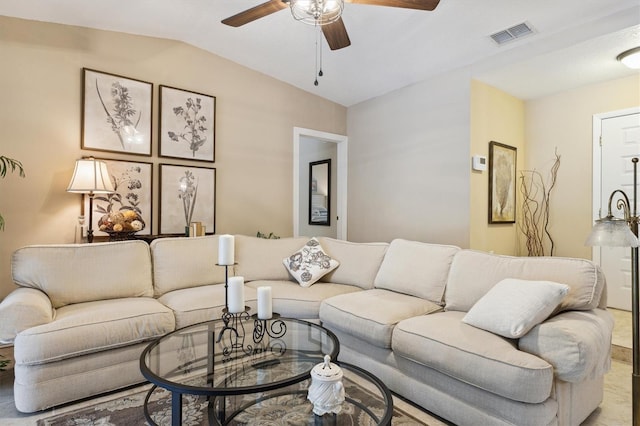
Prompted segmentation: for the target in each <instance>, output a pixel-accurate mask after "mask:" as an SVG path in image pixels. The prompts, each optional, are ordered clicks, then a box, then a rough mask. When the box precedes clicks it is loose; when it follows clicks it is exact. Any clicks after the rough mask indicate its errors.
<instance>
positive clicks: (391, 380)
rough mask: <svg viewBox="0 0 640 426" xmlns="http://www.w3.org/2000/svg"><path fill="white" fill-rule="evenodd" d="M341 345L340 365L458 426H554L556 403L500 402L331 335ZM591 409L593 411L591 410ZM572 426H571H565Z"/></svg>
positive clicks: (384, 351)
mask: <svg viewBox="0 0 640 426" xmlns="http://www.w3.org/2000/svg"><path fill="white" fill-rule="evenodd" d="M334 332H335V334H336V336H337V337H338V340H339V341H340V342H341V343H340V356H339V358H340V361H344V362H349V363H352V364H356V365H358V366H360V367H362V368H364V369H365V370H367V371H369V372H371V373H372V374H374V375H375V376H376V377H378V378H379V379H380V380H382V381H383V382H384V384H385V385H387V387H389V389H391V390H392V391H394V392H397V393H399V394H400V395H402V396H404V397H405V398H408V399H410V400H411V401H413V402H415V403H417V404H419V405H420V406H421V407H424V408H425V409H427V410H429V411H430V412H432V413H434V414H437V415H440V416H442V417H446V418H447V419H448V420H449V421H451V422H453V424H456V425H467V426H480V425H482V426H485V425H503V426H513V425H518V426H540V425H555V424H556V422H555V413H556V411H557V409H558V404H557V403H556V401H555V400H554V399H553V398H552V397H550V398H548V399H547V400H546V401H544V402H542V403H540V404H528V403H524V402H519V401H514V400H512V399H508V398H504V397H502V396H499V395H496V394H494V393H491V392H488V391H487V390H485V389H480V388H478V387H476V386H473V385H471V384H468V383H464V382H462V381H460V380H458V379H456V378H454V377H451V376H448V375H446V374H443V373H441V372H439V371H437V370H435V369H433V368H429V367H426V366H424V365H422V364H420V363H417V362H415V361H412V360H409V359H407V358H403V357H400V356H397V355H396V354H395V353H394V352H392V351H390V350H388V349H382V348H379V347H376V346H373V345H371V344H368V343H366V342H364V341H362V340H360V339H358V338H354V337H352V336H349V335H346V334H344V333H342V332H340V331H338V330H334ZM593 408H595V406H592V410H593ZM567 424H569V425H572V424H573V423H567Z"/></svg>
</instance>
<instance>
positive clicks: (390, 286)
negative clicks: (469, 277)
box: [375, 239, 460, 304]
mask: <svg viewBox="0 0 640 426" xmlns="http://www.w3.org/2000/svg"><path fill="white" fill-rule="evenodd" d="M459 250H460V248H459V247H455V246H448V245H441V244H428V243H421V242H418V241H407V240H402V239H396V240H393V241H392V242H391V244H390V245H389V249H388V250H387V253H386V254H385V256H384V260H383V261H382V264H381V265H380V270H379V271H378V274H377V276H376V279H375V286H376V288H384V289H387V290H391V291H397V292H400V293H404V294H408V295H411V296H416V297H421V298H423V299H427V300H430V301H432V302H434V303H437V304H442V303H443V297H444V288H445V285H446V283H447V277H448V275H449V266H450V265H451V262H452V260H453V257H454V255H455V254H456V253H457V252H458V251H459Z"/></svg>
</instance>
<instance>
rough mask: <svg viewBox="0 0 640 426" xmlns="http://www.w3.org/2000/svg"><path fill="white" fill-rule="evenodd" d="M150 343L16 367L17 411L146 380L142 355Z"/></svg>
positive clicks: (27, 411)
mask: <svg viewBox="0 0 640 426" xmlns="http://www.w3.org/2000/svg"><path fill="white" fill-rule="evenodd" d="M147 345H148V342H143V343H138V344H134V345H130V346H124V347H121V348H115V349H111V350H108V351H102V352H95V353H91V354H87V355H80V356H76V357H73V358H68V359H64V360H61V361H56V362H50V363H47V364H38V365H22V364H16V365H15V370H14V372H15V382H14V386H13V393H14V401H15V405H16V408H17V409H18V410H19V411H21V412H24V413H32V412H34V411H39V410H44V409H47V408H49V407H53V406H56V405H60V404H64V403H67V402H71V401H76V400H78V399H81V398H87V397H91V396H94V395H98V394H101V393H104V392H108V391H112V390H115V389H120V388H123V387H125V386H131V385H135V384H137V383H142V382H144V381H145V379H144V377H143V376H142V373H141V372H140V354H141V353H142V351H143V350H144V348H145V347H146V346H147Z"/></svg>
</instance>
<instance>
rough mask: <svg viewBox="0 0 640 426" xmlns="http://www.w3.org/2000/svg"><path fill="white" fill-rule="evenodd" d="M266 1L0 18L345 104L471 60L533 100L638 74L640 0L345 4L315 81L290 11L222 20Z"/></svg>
mask: <svg viewBox="0 0 640 426" xmlns="http://www.w3.org/2000/svg"><path fill="white" fill-rule="evenodd" d="M261 2H262V0H180V1H177V0H109V1H103V2H97V1H89V0H55V1H53V0H49V1H46V0H0V15H6V16H13V17H19V18H25V19H34V20H39V21H47V22H56V23H62V24H70V25H79V26H84V27H91V28H98V29H104V30H113V31H120V32H125V33H131V34H140V35H147V36H153V37H162V38H168V39H174V40H180V41H183V42H185V43H189V44H192V45H194V46H197V47H200V48H202V49H205V50H208V51H210V52H212V53H215V54H217V55H220V56H222V57H225V58H228V59H230V60H232V61H234V62H237V63H239V64H242V65H244V66H247V67H249V68H252V69H254V70H257V71H260V72H262V73H264V74H267V75H270V76H272V77H274V78H277V79H279V80H282V81H285V82H288V83H290V84H292V85H294V86H296V87H299V88H301V89H303V90H306V91H308V92H311V93H315V94H317V95H319V96H322V97H324V98H327V99H330V100H332V101H335V102H338V103H340V104H342V105H345V106H351V105H354V104H356V103H359V102H362V101H364V100H367V99H370V98H373V97H376V96H380V95H382V94H384V93H387V92H390V91H393V90H395V89H398V88H400V87H404V86H407V85H410V84H412V83H416V82H419V81H421V80H424V79H427V78H429V77H431V76H435V75H438V74H441V73H445V72H447V71H450V70H454V69H458V68H461V67H468V69H469V71H470V73H471V76H472V77H474V78H477V79H479V80H481V81H484V82H486V83H488V84H491V85H493V86H495V87H498V88H500V89H502V90H504V91H506V92H508V93H511V94H513V95H514V96H517V97H519V98H522V99H532V98H536V97H539V96H544V95H548V94H551V93H554V92H557V91H560V90H566V89H569V88H573V87H577V86H580V85H584V84H589V83H593V82H597V81H604V80H609V79H613V78H618V77H624V76H627V75H632V74H633V73H634V72H635V71H631V70H628V69H626V68H625V67H624V66H623V65H622V64H620V63H618V62H617V61H616V60H615V57H616V55H618V54H619V53H620V52H622V51H624V50H626V49H629V48H632V47H636V46H640V2H639V1H638V0H536V1H532V0H482V1H481V0H441V1H440V4H439V5H438V7H437V8H436V9H435V10H434V11H432V12H424V11H414V10H407V9H397V8H389V7H380V6H369V5H360V4H350V3H347V4H345V8H344V13H343V21H344V23H345V26H346V28H347V31H348V33H349V36H350V38H351V46H349V47H347V48H344V49H341V50H337V51H330V50H329V48H328V46H327V45H326V43H325V42H324V41H323V42H322V44H323V66H322V68H323V71H324V76H323V77H322V78H320V79H319V81H320V84H319V86H314V84H313V82H314V80H315V75H314V74H315V71H314V69H315V39H316V32H315V29H314V28H313V27H311V26H307V25H305V24H302V23H300V22H297V21H295V20H294V19H293V17H292V16H291V14H290V12H289V10H286V9H285V10H282V11H280V12H277V13H275V14H272V15H269V16H267V17H264V18H262V19H259V20H257V21H254V22H252V23H249V24H247V25H245V26H242V27H239V28H232V27H229V26H226V25H223V24H221V23H220V21H221V20H222V19H224V18H226V17H229V16H231V15H234V14H236V13H238V12H241V11H243V10H245V9H248V8H250V7H253V6H255V5H257V4H260V3H261ZM521 22H527V23H528V24H529V25H530V26H531V27H532V28H533V29H534V34H533V35H529V36H526V37H524V38H522V39H518V40H515V41H512V42H509V43H507V44H504V45H502V46H498V45H496V44H495V43H494V42H493V40H491V39H490V38H489V35H490V34H492V33H495V32H497V31H501V30H504V29H506V28H509V27H511V26H513V25H516V24H519V23H521ZM635 73H636V74H638V73H637V72H635Z"/></svg>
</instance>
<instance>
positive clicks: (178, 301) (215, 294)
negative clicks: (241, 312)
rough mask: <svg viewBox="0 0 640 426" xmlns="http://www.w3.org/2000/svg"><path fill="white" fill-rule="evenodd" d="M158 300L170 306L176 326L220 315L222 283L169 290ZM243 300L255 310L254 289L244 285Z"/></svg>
mask: <svg viewBox="0 0 640 426" xmlns="http://www.w3.org/2000/svg"><path fill="white" fill-rule="evenodd" d="M158 301H159V302H160V303H162V304H163V305H165V306H167V307H168V308H170V309H171V310H172V311H173V313H174V314H175V316H176V328H182V327H186V326H188V325H192V324H197V323H199V322H203V321H211V320H213V319H218V318H221V317H222V310H223V309H224V307H225V297H224V284H214V285H206V286H201V287H192V288H184V289H180V290H174V291H170V292H169V293H166V294H164V295H162V296H161V297H160V298H159V299H158ZM244 302H245V305H246V306H249V308H250V309H252V310H253V313H255V312H256V311H255V310H256V290H255V289H253V288H251V287H247V286H245V288H244Z"/></svg>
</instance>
